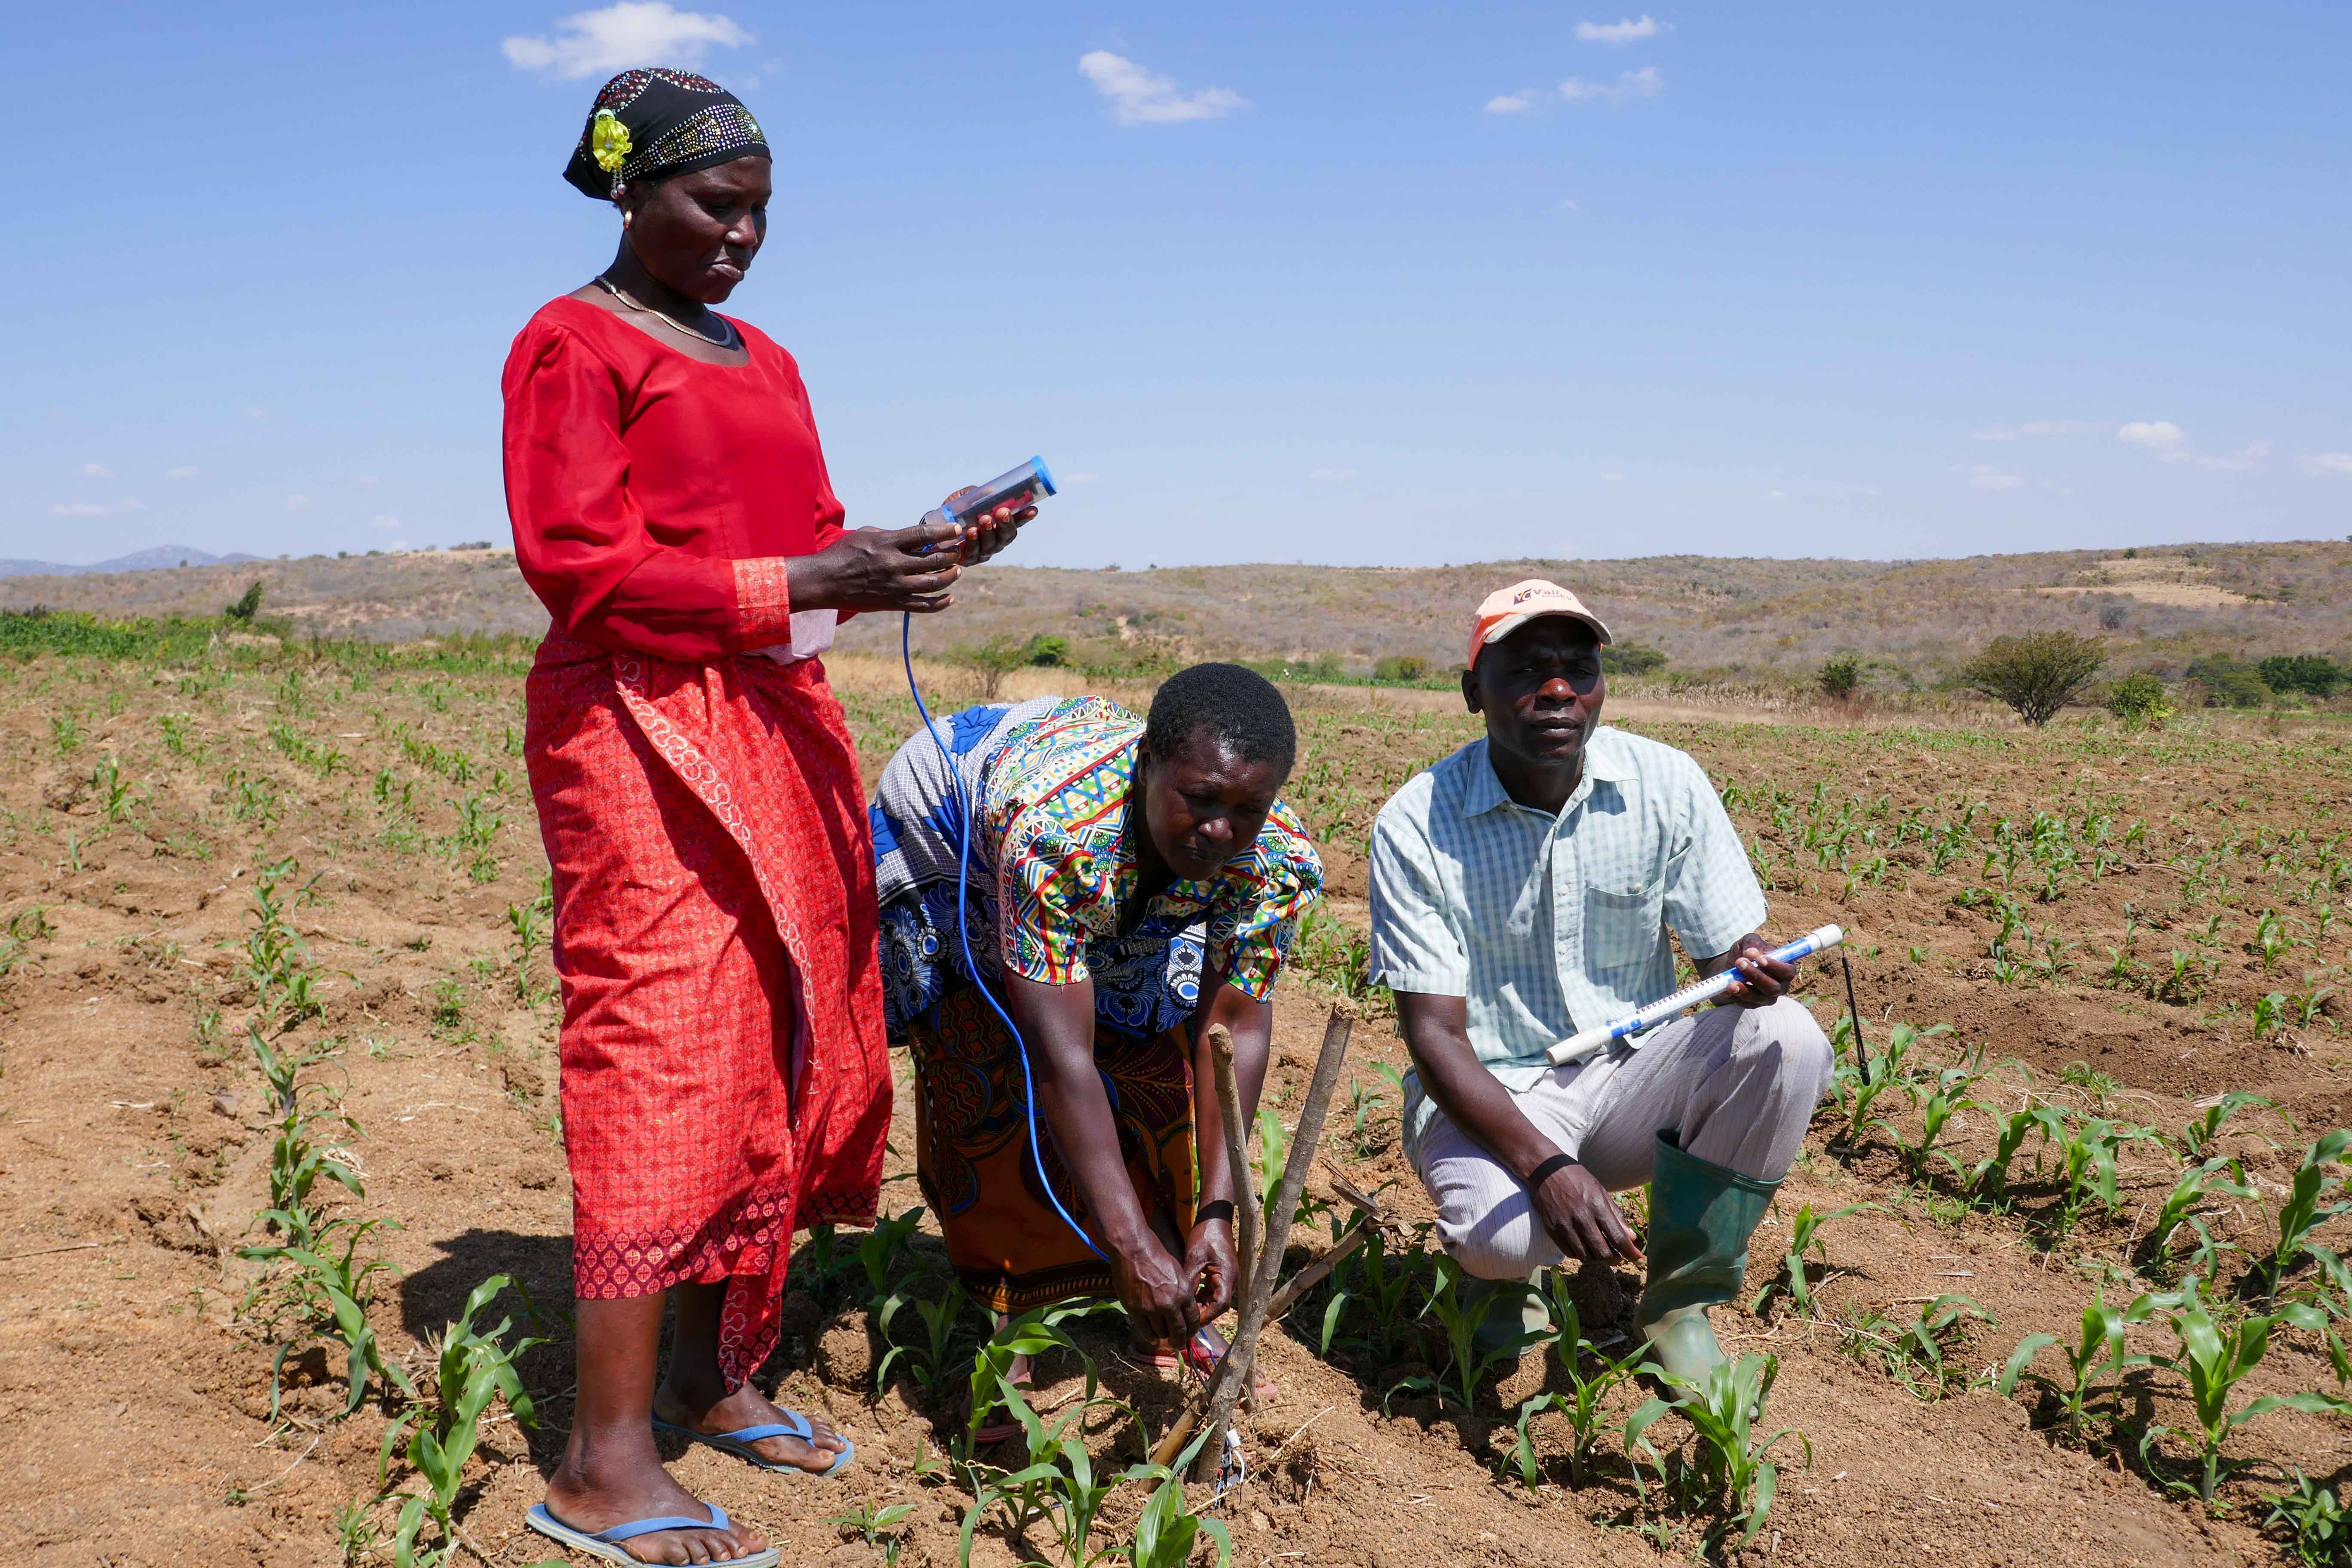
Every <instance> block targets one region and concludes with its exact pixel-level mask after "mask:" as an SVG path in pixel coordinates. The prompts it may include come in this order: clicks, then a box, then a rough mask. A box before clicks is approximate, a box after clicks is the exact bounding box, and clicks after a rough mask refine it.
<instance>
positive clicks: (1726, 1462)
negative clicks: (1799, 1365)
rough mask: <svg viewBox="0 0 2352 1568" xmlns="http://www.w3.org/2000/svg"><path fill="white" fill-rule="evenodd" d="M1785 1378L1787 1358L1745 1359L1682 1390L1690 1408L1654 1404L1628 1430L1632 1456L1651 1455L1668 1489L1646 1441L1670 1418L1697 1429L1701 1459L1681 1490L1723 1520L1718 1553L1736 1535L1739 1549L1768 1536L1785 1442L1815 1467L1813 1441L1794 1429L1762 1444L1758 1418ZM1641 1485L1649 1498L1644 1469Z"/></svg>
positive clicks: (1638, 1475) (1659, 1460)
mask: <svg viewBox="0 0 2352 1568" xmlns="http://www.w3.org/2000/svg"><path fill="white" fill-rule="evenodd" d="M1779 1376H1780V1357H1778V1356H1769V1355H1766V1356H1757V1355H1748V1356H1741V1357H1740V1358H1739V1359H1738V1361H1735V1362H1725V1363H1723V1364H1722V1365H1720V1366H1717V1368H1715V1369H1714V1371H1713V1372H1711V1373H1708V1374H1707V1380H1706V1383H1705V1384H1702V1385H1699V1386H1696V1387H1692V1386H1690V1385H1687V1384H1678V1385H1677V1386H1680V1387H1683V1388H1684V1390H1685V1394H1686V1397H1685V1400H1684V1402H1683V1403H1682V1404H1680V1405H1669V1404H1667V1403H1666V1402H1665V1401H1664V1400H1663V1399H1653V1400H1651V1401H1649V1402H1648V1403H1647V1404H1645V1405H1643V1406H1642V1407H1641V1408H1640V1409H1639V1410H1636V1411H1634V1412H1633V1415H1632V1416H1631V1417H1630V1418H1629V1419H1628V1420H1627V1421H1626V1423H1625V1447H1626V1448H1627V1450H1628V1451H1629V1452H1631V1451H1632V1450H1633V1449H1635V1448H1639V1449H1640V1450H1641V1451H1642V1452H1643V1453H1644V1454H1646V1455H1648V1456H1649V1458H1650V1461H1651V1463H1652V1465H1653V1466H1654V1468H1655V1469H1656V1470H1657V1472H1658V1478H1659V1479H1660V1481H1661V1482H1662V1483H1663V1482H1665V1481H1666V1480H1668V1479H1670V1473H1669V1470H1668V1468H1667V1465H1666V1461H1665V1459H1664V1457H1663V1456H1661V1455H1660V1454H1659V1453H1658V1451H1657V1450H1656V1449H1655V1448H1654V1447H1651V1446H1650V1442H1649V1439H1648V1437H1647V1436H1646V1434H1647V1433H1648V1432H1649V1431H1650V1429H1651V1428H1652V1427H1654V1426H1656V1425H1657V1423H1658V1422H1659V1421H1660V1420H1662V1419H1663V1418H1664V1417H1665V1416H1666V1415H1670V1414H1672V1415H1680V1416H1682V1417H1683V1419H1685V1421H1687V1422H1689V1423H1690V1426H1691V1431H1692V1432H1693V1434H1694V1435H1695V1436H1696V1438H1697V1442H1696V1446H1695V1452H1696V1458H1694V1459H1693V1460H1692V1461H1691V1462H1690V1463H1689V1464H1688V1465H1686V1466H1685V1467H1684V1468H1683V1470H1682V1472H1681V1475H1680V1477H1679V1478H1675V1479H1678V1482H1679V1484H1678V1485H1677V1487H1676V1489H1677V1490H1678V1491H1679V1492H1680V1493H1681V1494H1682V1496H1683V1498H1684V1499H1685V1501H1686V1502H1692V1503H1696V1504H1697V1505H1698V1506H1700V1507H1706V1508H1711V1509H1712V1510H1714V1511H1715V1512H1716V1514H1717V1524H1716V1526H1715V1527H1714V1528H1713V1529H1712V1530H1710V1531H1708V1532H1707V1541H1708V1544H1710V1545H1714V1544H1717V1543H1718V1542H1721V1541H1722V1540H1723V1539H1724V1538H1725V1537H1727V1536H1728V1535H1730V1534H1731V1532H1732V1531H1735V1530H1736V1531H1738V1532H1739V1535H1738V1541H1737V1542H1736V1543H1735V1544H1736V1545H1738V1546H1740V1547H1745V1546H1746V1545H1747V1544H1748V1542H1751V1541H1753V1540H1755V1539H1756V1532H1757V1531H1759V1530H1761V1529H1763V1528H1764V1520H1765V1517H1766V1515H1768V1514H1769V1513H1770V1512H1771V1510H1772V1499H1773V1497H1774V1496H1775V1495H1776V1494H1777V1493H1778V1491H1779V1489H1780V1467H1779V1466H1778V1465H1777V1464H1775V1463H1773V1461H1772V1459H1771V1458H1770V1455H1771V1451H1772V1449H1773V1447H1775V1446H1776V1445H1777V1444H1779V1442H1780V1439H1782V1438H1783V1437H1789V1436H1793V1437H1795V1438H1796V1439H1797V1440H1798V1441H1799V1442H1800V1443H1802V1444H1803V1445H1804V1447H1805V1463H1807V1464H1808V1465H1810V1464H1811V1463H1812V1462H1813V1445H1812V1441H1811V1439H1810V1438H1808V1437H1807V1436H1805V1435H1804V1434H1803V1433H1802V1432H1800V1431H1798V1430H1797V1429H1796V1428H1795V1427H1793V1426H1784V1427H1782V1428H1780V1430H1779V1431H1777V1432H1775V1433H1773V1434H1772V1435H1771V1436H1769V1437H1765V1438H1762V1439H1761V1440H1759V1439H1758V1438H1757V1437H1756V1436H1755V1433H1754V1425H1753V1424H1754V1420H1755V1416H1756V1414H1757V1413H1758V1412H1759V1411H1761V1410H1762V1409H1763V1408H1764V1402H1765V1400H1766V1399H1768V1398H1769V1397H1770V1395H1771V1393H1772V1384H1773V1382H1774V1381H1775V1380H1776V1379H1777V1378H1779ZM1633 1482H1634V1485H1635V1487H1636V1488H1637V1489H1640V1490H1641V1491H1642V1492H1643V1496H1645V1497H1646V1496H1647V1495H1648V1488H1647V1487H1646V1486H1645V1485H1644V1484H1643V1479H1642V1471H1641V1468H1640V1466H1639V1464H1638V1463H1637V1464H1636V1465H1635V1467H1634V1470H1633Z"/></svg>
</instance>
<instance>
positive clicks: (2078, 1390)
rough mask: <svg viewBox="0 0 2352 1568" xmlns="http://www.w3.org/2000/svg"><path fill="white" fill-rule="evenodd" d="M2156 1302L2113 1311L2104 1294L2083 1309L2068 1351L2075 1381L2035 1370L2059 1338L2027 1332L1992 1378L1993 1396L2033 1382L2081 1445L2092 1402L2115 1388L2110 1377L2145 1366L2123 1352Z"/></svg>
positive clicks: (2149, 1300)
mask: <svg viewBox="0 0 2352 1568" xmlns="http://www.w3.org/2000/svg"><path fill="white" fill-rule="evenodd" d="M2155 1301H2156V1298H2154V1297H2149V1296H2143V1297H2141V1298H2139V1299H2138V1300H2136V1301H2134V1302H2133V1303H2132V1304H2131V1305H2130V1306H2129V1307H2111V1306H2109V1305H2108V1304H2107V1300H2106V1297H2105V1293H2104V1292H2102V1293H2101V1294H2100V1295H2098V1296H2097V1297H2095V1299H2094V1300H2093V1301H2092V1303H2091V1305H2090V1306H2088V1307H2086V1308H2084V1310H2083V1330H2082V1335H2081V1337H2080V1338H2079V1339H2078V1340H2077V1341H2076V1342H2075V1343H2074V1346H2073V1348H2071V1349H2064V1350H2063V1354H2064V1356H2065V1358H2066V1369H2067V1373H2068V1374H2069V1378H2070V1381H2069V1382H2067V1383H2064V1384H2061V1383H2059V1382H2058V1381H2057V1380H2056V1379H2055V1378H2053V1377H2050V1376H2047V1375H2045V1374H2044V1373H2038V1372H2035V1371H2033V1370H2032V1364H2033V1359H2034V1357H2035V1356H2037V1355H2039V1354H2040V1353H2041V1352H2042V1351H2043V1350H2044V1349H2046V1348H2048V1347H2049V1346H2052V1345H2055V1344H2057V1343H2058V1336H2057V1335H2055V1334H2028V1335H2026V1336H2025V1338H2024V1339H2023V1340H2021V1341H2020V1342H2018V1346H2017V1348H2016V1349H2015V1350H2013V1351H2011V1352H2010V1355H2009V1361H2008V1363H2007V1364H2006V1365H2004V1366H2003V1367H2002V1368H2001V1370H2000V1375H1999V1376H1998V1377H1997V1378H1995V1379H1994V1380H1993V1392H1995V1393H1996V1394H2000V1395H2001V1396H2002V1397H2003V1398H2007V1397H2008V1396H2009V1395H2010V1394H2013V1393H2015V1392H2016V1391H2017V1385H2018V1384H2020V1383H2030V1384H2033V1385H2034V1386H2036V1387H2038V1388H2040V1389H2042V1390H2043V1391H2044V1392H2046V1393H2048V1394H2050V1395H2051V1396H2052V1397H2053V1398H2054V1399H2055V1400H2057V1402H2058V1409H2059V1414H2060V1415H2061V1416H2063V1419H2064V1421H2065V1426H2066V1435H2067V1436H2069V1437H2072V1438H2074V1439H2076V1440H2077V1441H2079V1440H2080V1439H2081V1438H2082V1436H2083V1417H2084V1414H2085V1412H2086V1410H2087V1408H2088V1406H2089V1404H2090V1401H2091V1399H2092V1398H2093V1397H2094V1396H2095V1395H2096V1394H2098V1393H2099V1392H2100V1391H2101V1390H2103V1389H2105V1388H2107V1387H2109V1386H2111V1384H2108V1383H2107V1382H2106V1381H2105V1379H2108V1378H2111V1377H2113V1376H2114V1375H2115V1374H2116V1373H2121V1372H2123V1371H2125V1370H2126V1368H2129V1367H2135V1366H2146V1365H2147V1364H2148V1358H2147V1357H2146V1356H2144V1355H2130V1356H2127V1355H2126V1354H2125V1353H2124V1330H2125V1329H2126V1327H2127V1326H2128V1325H2130V1324H2132V1323H2138V1322H2145V1321H2147V1318H2148V1317H2149V1315H2150V1313H2151V1312H2152V1311H2153V1310H2154V1303H2155Z"/></svg>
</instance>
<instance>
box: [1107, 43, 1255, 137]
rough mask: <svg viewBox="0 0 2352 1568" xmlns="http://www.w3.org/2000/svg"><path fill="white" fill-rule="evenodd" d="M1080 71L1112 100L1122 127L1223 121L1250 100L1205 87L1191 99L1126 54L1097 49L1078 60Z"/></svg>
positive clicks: (1232, 93)
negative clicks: (1194, 121) (1196, 121)
mask: <svg viewBox="0 0 2352 1568" xmlns="http://www.w3.org/2000/svg"><path fill="white" fill-rule="evenodd" d="M1078 69H1079V70H1080V71H1082V72H1084V73H1085V75H1086V78H1087V80H1088V81H1091V82H1093V83H1094V84H1095V90H1096V91H1097V92H1099V93H1101V94H1102V95H1103V96H1104V97H1105V98H1107V99H1109V100H1110V101H1111V105H1112V110H1113V113H1114V115H1115V117H1116V118H1117V119H1118V122H1119V123H1120V124H1121V125H1175V124H1179V123H1181V122H1182V121H1187V120H1221V119H1223V117H1224V116H1226V115H1228V114H1231V113H1232V112H1233V111H1234V110H1236V109H1246V108H1248V107H1249V104H1248V101H1247V100H1244V98H1243V97H1242V95H1241V94H1240V93H1237V92H1231V91H1228V90H1227V89H1224V88H1222V87H1204V88H1202V89H1201V90H1200V91H1198V92H1195V93H1192V95H1190V96H1189V97H1187V96H1184V95H1182V94H1180V93H1178V92H1177V90H1176V84H1175V82H1173V81H1171V79H1168V78H1167V77H1164V76H1156V75H1154V74H1153V73H1151V72H1150V71H1148V70H1146V69H1144V68H1142V67H1141V66H1139V65H1137V64H1136V63H1135V62H1134V61H1133V60H1130V59H1129V58H1126V57H1125V56H1123V55H1115V54H1112V53H1111V52H1110V51H1109V50H1108V49H1094V50H1091V51H1089V52H1087V53H1086V54H1083V55H1080V56H1079V57H1078Z"/></svg>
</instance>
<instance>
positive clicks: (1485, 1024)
mask: <svg viewBox="0 0 2352 1568" xmlns="http://www.w3.org/2000/svg"><path fill="white" fill-rule="evenodd" d="M1371 880H1372V900H1371V902H1372V956H1371V977H1372V980H1373V982H1374V983H1375V984H1381V985H1386V986H1389V987H1390V988H1391V989H1392V990H1397V991H1416V992H1421V993H1423V994H1429V995H1436V996H1461V997H1464V998H1465V999H1466V1000H1467V1002H1468V1014H1469V1026H1470V1043H1471V1045H1472V1047H1475V1049H1476V1051H1477V1053H1478V1059H1479V1060H1480V1061H1481V1062H1484V1063H1485V1064H1486V1067H1487V1068H1488V1069H1489V1070H1491V1071H1492V1072H1493V1073H1494V1075H1495V1076H1496V1079H1500V1080H1501V1081H1502V1084H1503V1086H1504V1087H1505V1088H1507V1089H1511V1090H1513V1091H1515V1092H1516V1091H1520V1090H1524V1089H1528V1088H1530V1087H1531V1086H1533V1085H1534V1084H1535V1082H1536V1081H1537V1080H1538V1079H1540V1078H1541V1077H1542V1076H1543V1075H1544V1072H1545V1071H1546V1069H1547V1067H1548V1065H1549V1064H1547V1063H1546V1061H1545V1059H1544V1052H1545V1051H1546V1050H1547V1049H1548V1048H1549V1047H1551V1046H1553V1045H1556V1044H1558V1043H1559V1041H1561V1040H1564V1039H1566V1038H1568V1037H1570V1035H1573V1034H1575V1033H1576V1032H1577V1031H1578V1030H1579V1029H1580V1028H1586V1027H1589V1026H1592V1025H1595V1024H1602V1023H1606V1022H1608V1021H1610V1020H1612V1019H1614V1018H1622V1017H1623V1016H1625V1015H1626V1014H1628V1013H1631V1012H1632V1011H1633V1010H1634V1009H1635V1008H1636V1007H1639V1006H1641V1005H1643V1003H1645V1002H1654V1001H1656V1000H1657V999H1658V998H1659V997H1661V996H1664V995H1665V994H1667V993H1668V992H1670V991H1672V990H1673V989H1674V988H1675V961H1674V951H1673V949H1672V948H1670V947H1669V946H1668V945H1667V942H1666V930H1667V928H1668V927H1669V926H1671V927H1672V928H1673V929H1674V931H1675V934H1676V935H1677V936H1679V937H1681V938H1682V942H1683V950H1684V951H1685V952H1687V953H1689V954H1690V955H1691V956H1692V957H1693V958H1712V957H1714V956H1715V955H1717V954H1718V953H1721V952H1727V951H1728V950H1729V949H1730V947H1731V944H1732V943H1733V942H1737V941H1738V940H1739V939H1740V938H1741V937H1743V936H1746V935H1747V934H1748V932H1749V931H1759V930H1761V929H1762V927H1763V924H1764V917H1765V908H1764V894H1763V890H1762V889H1759V887H1757V885H1756V876H1755V873H1754V872H1753V871H1751V870H1750V869H1749V868H1748V852H1747V848H1746V847H1745V846H1744V845H1742V844H1741V842H1740V839H1739V833H1738V829H1736V828H1734V827H1733V826H1731V819H1730V817H1728V816H1726V815H1725V814H1724V810H1723V803H1722V801H1721V800H1720V799H1719V798H1718V797H1717V795H1716V792H1715V786H1714V785H1713V784H1710V783H1709V782H1708V780H1707V776H1706V770H1704V769H1703V768H1701V767H1700V766H1699V765H1698V763H1696V761H1694V760H1693V759H1692V758H1691V757H1690V756H1689V755H1688V754H1687V753H1685V752H1678V751H1676V750H1675V748H1673V747H1672V746H1666V745H1661V744H1659V743H1658V742H1655V741H1648V740H1643V738H1642V737H1641V736H1639V735H1629V734H1627V733H1626V732H1625V731H1622V730H1612V729H1609V728H1606V727H1603V728H1601V729H1598V730H1595V731H1593V732H1592V737H1591V740H1590V741H1589V742H1586V746H1585V761H1584V777H1583V779H1582V781H1581V782H1580V783H1579V784H1577V786H1576V791H1575V793H1574V794H1572V795H1570V796H1569V797H1568V804H1567V805H1566V806H1564V807H1563V808H1562V809H1561V811H1560V813H1559V816H1552V815H1551V814H1550V813H1549V812H1543V811H1538V810H1535V809H1534V808H1532V807H1530V806H1524V805H1519V804H1518V803H1517V802H1516V801H1514V800H1512V799H1511V797H1510V796H1509V795H1506V794H1505V793H1504V792H1503V784H1502V781H1501V780H1500V779H1497V778H1496V776H1495V770H1494V767H1493V765H1492V764H1491V763H1488V762H1487V760H1486V742H1485V741H1483V740H1482V741H1474V742H1471V743H1470V744H1469V745H1466V746H1465V747H1463V748H1462V749H1461V750H1460V751H1458V752H1454V754H1453V755H1452V756H1450V757H1448V758H1446V759H1445V760H1444V762H1442V763H1438V764H1437V765H1436V766H1435V767H1433V768H1431V769H1430V770H1429V771H1428V772H1427V773H1422V774H1420V775H1419V776H1417V777H1415V778H1414V779H1412V781H1410V782H1409V783H1407V784H1405V786H1404V787H1403V788H1402V789H1401V790H1399V791H1397V793H1396V795H1395V796H1394V797H1393V798H1392V799H1391V800H1390V802H1389V803H1388V805H1384V806H1382V807H1381V815H1380V817H1379V820H1378V821H1376V822H1375V823H1374V824H1373V826H1372V872H1371ZM1428 1112H1429V1107H1428V1105H1427V1103H1426V1101H1425V1100H1423V1096H1422V1094H1421V1089H1420V1085H1419V1083H1418V1082H1417V1081H1416V1082H1414V1083H1413V1084H1412V1086H1411V1089H1410V1092H1409V1094H1408V1097H1407V1100H1406V1107H1405V1131H1406V1136H1407V1138H1408V1139H1409V1140H1413V1141H1416V1142H1417V1141H1418V1139H1419V1137H1420V1133H1421V1129H1422V1126H1423V1123H1424V1122H1425V1121H1427V1120H1428Z"/></svg>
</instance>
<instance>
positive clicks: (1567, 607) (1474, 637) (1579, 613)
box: [1469, 577, 1609, 666]
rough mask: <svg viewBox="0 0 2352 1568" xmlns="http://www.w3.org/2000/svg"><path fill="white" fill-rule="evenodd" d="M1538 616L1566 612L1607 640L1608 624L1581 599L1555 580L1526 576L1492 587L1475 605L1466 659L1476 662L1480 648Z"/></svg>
mask: <svg viewBox="0 0 2352 1568" xmlns="http://www.w3.org/2000/svg"><path fill="white" fill-rule="evenodd" d="M1538 616H1568V617H1570V619H1571V620H1578V621H1582V622H1583V623H1584V624H1585V625H1586V626H1591V628H1592V635H1593V636H1594V637H1599V638H1600V639H1601V641H1602V642H1604V643H1605V642H1607V641H1608V640H1609V628H1608V627H1607V626H1602V625H1601V617H1600V616H1596V615H1594V614H1593V613H1592V612H1591V610H1588V609H1586V608H1585V607H1584V601H1583V600H1581V599H1580V598H1578V597H1577V596H1576V595H1573V594H1571V593H1570V592H1569V591H1568V590H1567V589H1565V588H1563V587H1561V586H1560V585H1559V584H1557V583H1547V582H1545V581H1544V580H1543V579H1542V578H1540V577H1530V578H1528V580H1527V581H1526V582H1524V583H1514V584H1511V585H1510V586H1509V587H1507V588H1497V589H1496V590H1495V591H1494V592H1493V593H1491V594H1489V595H1486V600H1485V601H1484V602H1483V603H1481V604H1480V605H1479V606H1478V618H1477V619H1476V620H1475V622H1473V623H1472V624H1471V627H1470V658H1469V662H1470V663H1471V664H1472V665H1474V666H1475V665H1476V664H1477V662H1478V650H1479V649H1480V648H1482V647H1486V645H1487V644H1489V643H1496V642H1500V641H1502V640H1503V639H1504V638H1505V637H1509V636H1510V635H1511V634H1512V633H1513V632H1515V631H1517V630H1518V629H1519V628H1520V627H1521V626H1526V625H1527V624H1528V622H1529V621H1532V620H1534V619H1535V618H1536V617H1538Z"/></svg>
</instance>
